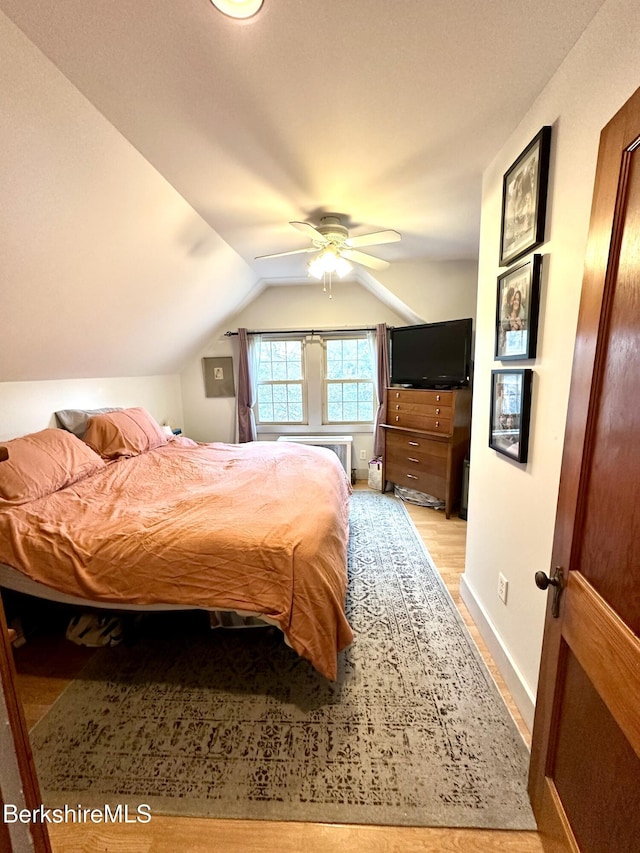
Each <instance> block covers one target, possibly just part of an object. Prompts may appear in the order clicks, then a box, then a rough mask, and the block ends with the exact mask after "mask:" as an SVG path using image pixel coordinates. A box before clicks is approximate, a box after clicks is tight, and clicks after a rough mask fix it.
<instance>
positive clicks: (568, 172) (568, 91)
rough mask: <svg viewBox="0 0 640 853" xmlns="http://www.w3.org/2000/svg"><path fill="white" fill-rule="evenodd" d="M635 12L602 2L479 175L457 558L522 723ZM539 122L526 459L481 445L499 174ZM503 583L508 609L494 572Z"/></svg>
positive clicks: (638, 56) (632, 84) (531, 686)
mask: <svg viewBox="0 0 640 853" xmlns="http://www.w3.org/2000/svg"><path fill="white" fill-rule="evenodd" d="M639 34H640V6H639V5H638V3H637V0H609V2H606V3H605V4H604V5H603V7H602V9H601V11H600V12H599V13H598V15H597V16H596V17H595V18H594V20H593V21H592V23H591V25H590V26H589V27H588V29H587V30H586V31H585V33H584V34H583V36H582V38H581V39H580V41H579V42H578V43H577V44H576V46H575V47H574V49H573V50H572V51H571V52H570V54H569V55H568V57H567V59H566V60H565V62H564V63H563V65H562V66H561V67H560V69H559V70H558V72H557V73H556V74H555V76H554V77H553V78H552V79H551V80H550V82H549V84H548V85H547V86H546V88H545V89H544V91H543V92H542V94H541V95H540V97H539V98H538V99H537V101H536V102H535V103H534V104H533V106H532V107H531V109H530V111H529V112H528V114H527V116H526V117H525V118H524V120H523V121H522V122H521V124H520V125H519V127H518V128H517V129H516V130H515V131H514V133H513V134H512V135H511V137H510V138H509V139H508V140H507V142H506V143H505V145H504V147H503V148H502V150H501V151H500V152H499V154H498V155H497V156H496V158H495V159H494V160H493V162H492V163H491V165H490V166H489V168H488V169H487V170H486V172H485V174H484V180H483V193H482V219H481V239H480V260H479V286H478V309H477V328H476V353H475V387H474V406H473V435H472V445H471V469H470V491H469V507H468V518H469V520H468V535H467V563H466V571H465V574H464V576H463V582H462V593H463V597H464V598H465V600H466V601H467V603H468V605H469V607H470V608H471V610H472V612H473V613H474V616H475V617H476V620H477V621H478V624H479V627H480V628H481V630H482V632H483V634H484V636H485V639H486V640H487V642H488V643H489V646H490V648H491V649H492V651H493V652H494V657H496V660H497V661H498V663H499V665H500V664H501V669H502V672H503V675H504V676H505V678H506V679H507V683H508V684H509V686H510V689H511V692H512V694H513V695H514V698H515V699H516V701H517V702H518V704H519V706H520V708H521V710H522V711H523V713H524V715H525V718H526V719H527V720H528V721H529V722H530V723H531V721H532V718H533V701H534V697H535V692H536V686H537V677H538V667H539V661H540V649H541V642H542V633H543V623H544V611H545V603H546V602H545V595H544V594H543V593H541V592H539V591H538V590H537V589H536V587H535V585H534V582H533V576H534V573H535V572H536V571H537V570H539V569H542V570H544V571H548V570H549V567H550V559H551V546H552V540H553V530H554V521H555V510H556V501H557V492H558V482H559V476H560V463H561V454H562V445H563V439H564V427H565V420H566V411H567V403H568V392H569V382H570V375H571V363H572V357H573V347H574V339H575V328H576V322H577V314H578V306H579V298H580V290H581V283H582V272H583V264H584V255H585V247H586V239H587V232H588V225H589V214H590V206H591V195H592V191H593V180H594V175H595V167H596V155H597V150H598V142H599V135H600V131H601V129H602V127H603V126H604V125H605V124H606V123H607V122H608V121H609V119H610V118H611V117H612V116H613V115H614V113H615V112H616V111H617V110H618V109H619V108H620V107H621V106H622V104H623V103H624V102H625V101H626V100H627V98H628V97H629V96H630V95H631V94H632V92H633V91H634V90H635V88H636V87H637V85H638V84H639V83H640V38H639ZM545 124H550V125H552V126H553V139H552V155H551V174H550V179H549V207H548V213H547V232H546V233H547V242H546V243H545V244H544V245H543V246H542V247H541V248H540V249H539V250H538V251H540V252H542V253H543V254H544V256H545V257H544V274H543V281H542V298H541V308H540V332H539V338H538V356H537V358H536V359H535V361H534V362H531V363H522V362H519V363H518V364H517V365H516V364H515V363H504V366H505V367H516V366H530V367H532V368H533V370H534V383H533V407H532V414H531V440H530V447H529V461H528V463H527V464H526V465H518V464H517V463H513V462H510V461H509V460H507V459H506V458H505V457H503V456H499V455H498V454H496V453H495V452H494V451H492V450H489V448H488V446H487V442H488V433H489V382H490V372H491V369H492V368H497V367H499V366H500V362H495V361H494V357H493V352H494V349H493V347H494V323H495V301H496V278H497V276H498V274H500V273H501V272H503V270H501V269H500V268H499V267H498V246H499V240H500V210H501V193H502V178H503V175H504V172H505V171H506V170H507V169H508V168H509V166H510V165H511V163H512V162H513V161H514V160H515V159H516V157H517V156H518V155H519V154H520V152H521V151H522V150H523V148H524V147H525V146H526V145H527V143H528V142H529V141H530V140H531V139H532V138H533V136H534V135H535V134H536V133H537V132H538V130H539V129H540V128H541V127H542V126H543V125H545ZM500 572H502V573H503V574H504V575H505V576H506V577H507V579H508V581H509V594H508V601H507V605H506V606H505V605H503V604H502V602H501V601H500V600H499V599H498V596H497V587H498V574H499V573H500Z"/></svg>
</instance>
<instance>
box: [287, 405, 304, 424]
mask: <svg viewBox="0 0 640 853" xmlns="http://www.w3.org/2000/svg"><path fill="white" fill-rule="evenodd" d="M289 419H290V420H291V421H293V422H295V423H299V424H301V423H302V403H290V404H289Z"/></svg>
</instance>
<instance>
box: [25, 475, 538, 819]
mask: <svg viewBox="0 0 640 853" xmlns="http://www.w3.org/2000/svg"><path fill="white" fill-rule="evenodd" d="M349 571H350V587H349V601H348V603H349V617H350V621H351V624H352V625H353V628H354V630H355V634H356V640H355V642H354V643H353V645H352V646H351V648H350V649H348V650H347V651H346V652H343V653H342V655H341V666H340V676H339V680H338V681H337V682H336V683H330V682H328V681H326V679H324V678H323V677H322V676H320V675H318V673H316V672H315V670H313V669H312V667H311V666H310V664H308V663H307V662H306V661H303V660H302V659H300V658H298V657H297V655H296V654H295V653H294V652H292V651H291V649H289V648H287V646H285V645H284V643H283V642H282V639H281V635H280V634H279V632H278V631H277V630H276V629H271V628H268V629H245V630H242V631H209V630H208V628H207V627H205V625H206V623H204V624H203V622H202V621H201V619H200V614H189V615H187V616H185V615H184V614H182V615H180V614H171V615H165V616H162V617H153V618H151V617H150V618H149V619H147V620H146V621H145V622H144V623H143V625H142V628H141V635H142V636H141V637H140V639H139V640H138V642H136V643H135V644H134V645H132V646H126V647H125V646H118V647H116V648H113V649H102V650H100V652H98V653H97V654H96V656H95V657H94V658H93V659H92V661H91V663H90V664H89V665H88V667H87V668H86V669H85V670H84V671H83V672H82V674H81V676H80V677H79V678H78V679H76V681H74V682H73V683H72V685H71V686H70V687H69V688H68V689H67V690H66V691H65V693H64V694H63V695H62V696H61V698H60V699H59V700H58V702H57V703H56V704H55V705H54V706H53V708H52V709H51V711H50V712H49V713H48V714H47V716H46V717H45V718H44V720H43V721H42V722H41V723H39V724H38V725H37V726H36V727H35V729H34V731H33V732H32V743H33V747H34V752H35V756H36V762H37V767H38V774H39V777H40V783H41V787H42V788H43V791H44V801H45V804H46V805H48V806H62V805H64V804H67V803H68V804H72V805H75V804H77V803H81V804H82V805H83V806H91V805H102V804H104V803H105V802H108V803H111V804H114V805H115V804H118V803H129V804H131V805H134V806H135V805H138V804H140V803H145V804H149V805H151V807H152V812H156V813H164V814H175V815H207V816H212V817H224V818H265V819H267V818H268V819H273V820H303V821H304V820H312V821H322V822H341V823H342V822H344V823H374V824H397V825H410V826H459V827H483V828H496V829H500V828H501V829H534V828H535V823H534V820H533V817H532V814H531V810H530V807H529V802H528V798H527V793H526V775H527V764H528V752H527V749H526V747H525V745H524V743H523V741H522V739H521V737H520V735H519V733H518V731H517V729H516V727H515V724H514V723H513V721H512V719H511V717H510V716H509V713H508V711H507V709H506V706H505V705H504V702H503V700H502V698H501V697H500V694H499V693H498V690H497V688H496V687H495V684H494V683H493V681H492V679H491V676H490V675H489V673H488V671H487V670H486V668H485V666H484V664H483V663H482V661H481V659H480V657H479V655H478V653H477V650H476V649H475V646H474V644H473V641H472V640H471V638H470V637H469V635H468V633H467V631H466V628H465V627H464V625H463V623H462V621H461V619H460V616H459V615H458V613H457V611H456V610H455V608H454V606H453V603H452V601H451V599H450V597H449V595H448V593H447V591H446V589H445V588H444V586H443V584H442V582H441V580H440V578H439V576H438V574H437V572H436V571H435V570H434V568H433V567H432V564H431V560H430V557H429V555H428V553H427V552H426V550H425V548H424V546H423V544H422V541H421V540H420V537H419V536H418V534H417V532H416V530H415V527H414V526H413V523H412V522H411V520H410V519H409V517H408V515H407V513H406V510H405V508H404V506H403V505H402V503H401V502H400V501H398V500H397V499H395V498H393V497H391V496H384V495H381V494H379V493H374V492H356V493H355V494H354V495H353V497H352V505H351V540H350V554H349Z"/></svg>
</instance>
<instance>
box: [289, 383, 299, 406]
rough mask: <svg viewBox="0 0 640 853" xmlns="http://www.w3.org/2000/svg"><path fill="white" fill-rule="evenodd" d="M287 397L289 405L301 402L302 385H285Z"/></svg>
mask: <svg viewBox="0 0 640 853" xmlns="http://www.w3.org/2000/svg"><path fill="white" fill-rule="evenodd" d="M287 396H288V398H289V402H291V403H301V402H302V385H287Z"/></svg>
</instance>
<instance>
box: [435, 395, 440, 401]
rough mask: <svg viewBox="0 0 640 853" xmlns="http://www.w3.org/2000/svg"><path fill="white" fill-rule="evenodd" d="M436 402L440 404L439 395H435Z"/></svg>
mask: <svg viewBox="0 0 640 853" xmlns="http://www.w3.org/2000/svg"><path fill="white" fill-rule="evenodd" d="M436 400H437V401H438V402H440V394H436Z"/></svg>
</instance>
